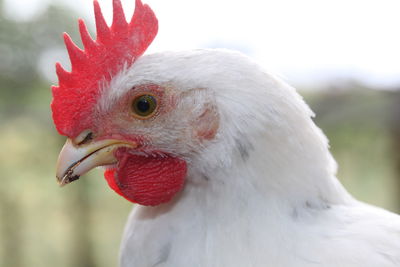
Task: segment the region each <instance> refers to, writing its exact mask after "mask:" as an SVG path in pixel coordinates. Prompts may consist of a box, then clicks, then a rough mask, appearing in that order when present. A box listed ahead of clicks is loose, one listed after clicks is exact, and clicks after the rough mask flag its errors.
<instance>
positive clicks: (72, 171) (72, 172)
mask: <svg viewBox="0 0 400 267" xmlns="http://www.w3.org/2000/svg"><path fill="white" fill-rule="evenodd" d="M120 147H129V148H136V147H137V144H136V143H133V142H130V143H127V142H123V141H121V140H114V139H108V140H101V141H96V142H91V143H89V144H83V145H79V146H78V145H75V144H74V143H73V141H72V140H71V139H69V138H68V139H67V142H66V143H65V145H64V147H63V148H62V150H61V152H60V155H59V156H58V161H57V170H56V177H57V181H58V183H59V184H60V185H61V186H63V185H66V184H69V183H70V182H73V181H75V180H77V179H79V176H81V175H83V174H85V173H87V172H88V171H90V170H91V169H93V168H95V167H97V166H105V165H110V164H114V163H116V158H115V156H114V152H115V151H116V150H117V149H118V148H120Z"/></svg>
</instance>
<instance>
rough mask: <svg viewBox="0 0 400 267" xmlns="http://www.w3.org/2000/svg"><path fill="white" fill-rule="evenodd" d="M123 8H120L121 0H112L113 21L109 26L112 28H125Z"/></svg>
mask: <svg viewBox="0 0 400 267" xmlns="http://www.w3.org/2000/svg"><path fill="white" fill-rule="evenodd" d="M127 25H128V23H127V22H126V18H125V13H124V9H123V8H122V4H121V0H113V22H112V26H111V28H112V29H113V30H114V29H115V30H118V29H123V28H126V27H127Z"/></svg>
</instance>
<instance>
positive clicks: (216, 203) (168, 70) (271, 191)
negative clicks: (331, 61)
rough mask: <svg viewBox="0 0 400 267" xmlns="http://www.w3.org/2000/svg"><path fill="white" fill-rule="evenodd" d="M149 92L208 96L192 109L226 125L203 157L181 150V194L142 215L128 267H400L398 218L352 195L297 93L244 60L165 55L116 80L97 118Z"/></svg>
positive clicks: (128, 239) (212, 54)
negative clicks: (211, 106) (213, 111)
mask: <svg viewBox="0 0 400 267" xmlns="http://www.w3.org/2000/svg"><path fill="white" fill-rule="evenodd" d="M143 83H156V84H169V85H172V86H173V87H174V88H177V89H179V90H181V91H182V92H183V91H187V90H192V89H196V88H203V89H206V91H205V92H207V93H201V92H199V94H198V95H195V97H197V98H198V99H196V101H195V102H194V103H196V104H195V106H193V109H194V110H195V109H196V108H200V107H201V106H202V105H204V103H205V102H207V101H210V99H211V100H212V101H215V105H216V107H217V108H218V112H219V116H220V126H219V130H218V134H217V136H216V138H215V140H213V141H211V142H209V143H207V144H204V145H202V146H199V147H197V148H196V149H197V153H192V154H190V153H186V152H183V151H182V155H184V156H185V157H186V158H187V160H188V162H189V173H188V176H187V180H186V185H185V188H184V190H183V192H181V193H180V195H179V196H177V197H176V198H175V199H174V200H173V201H172V202H170V203H167V204H163V205H160V206H158V207H135V209H134V211H133V212H132V214H131V216H130V218H129V221H128V223H127V226H126V229H125V233H124V237H123V242H122V250H121V266H123V267H133V266H135V267H149V266H168V267H188V266H190V267H195V266H199V267H226V266H230V267H247V266H248V267H259V266H260V267H261V266H263V267H264V266H272V267H281V266H282V267H283V266H285V267H287V266H296V267H300V266H326V267H329V266H332V267H333V266H341V267H347V266H349V267H365V266H371V267H375V266H376V267H384V266H387V267H389V266H390V267H394V266H400V219H399V216H397V215H395V214H392V213H390V212H387V211H385V210H382V209H379V208H375V207H372V206H368V205H366V204H363V203H360V202H358V201H356V200H354V199H353V198H352V197H351V196H350V195H349V194H348V193H347V192H346V190H345V189H344V188H343V187H342V185H341V184H340V183H339V181H338V180H337V179H336V177H335V175H336V163H335V161H334V160H333V158H332V156H331V154H330V152H329V150H328V142H327V139H326V137H325V136H324V134H323V133H322V132H321V131H320V129H319V128H317V127H316V126H315V124H314V123H313V121H312V119H311V117H312V116H313V113H312V111H311V110H310V109H309V108H308V106H307V105H306V104H305V103H304V101H303V100H302V99H301V97H300V96H299V95H298V94H297V93H296V92H295V90H294V89H293V88H292V87H290V86H288V85H287V84H285V83H284V82H282V81H280V80H279V79H277V78H276V77H274V76H273V75H271V74H268V73H266V72H265V71H263V70H262V69H261V68H260V67H259V66H257V65H256V64H255V63H253V62H252V61H251V60H250V59H248V58H247V57H245V56H243V55H240V54H239V53H236V52H229V51H225V50H196V51H189V52H167V53H159V54H153V55H148V56H143V57H141V58H140V59H139V60H138V61H137V62H136V63H135V64H134V65H133V66H132V67H131V68H129V69H125V70H124V71H123V72H122V73H121V74H119V75H118V76H116V77H115V78H114V79H113V80H112V81H111V83H110V85H109V87H110V90H104V95H103V97H102V99H101V101H100V104H99V109H100V110H107V109H109V108H111V106H112V103H113V102H114V101H115V100H116V99H119V98H120V97H123V95H124V94H125V93H126V92H127V91H128V90H130V88H132V87H133V86H135V85H138V84H143ZM174 114H175V115H176V113H174ZM180 116H182V117H183V116H185V114H181V115H180ZM154 127H156V126H154ZM161 130H162V129H161ZM181 130H183V129H181ZM169 133H170V134H171V135H173V134H174V133H176V132H173V131H172V130H171V132H169V130H168V129H164V133H163V134H164V135H168V134H169ZM165 138H167V137H165ZM173 151H174V152H176V153H178V154H179V153H181V151H179V146H178V147H175V148H174V150H173Z"/></svg>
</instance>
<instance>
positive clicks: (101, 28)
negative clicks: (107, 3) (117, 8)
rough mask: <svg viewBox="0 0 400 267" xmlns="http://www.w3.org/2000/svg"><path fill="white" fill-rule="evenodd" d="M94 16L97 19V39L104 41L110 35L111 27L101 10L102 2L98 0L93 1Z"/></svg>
mask: <svg viewBox="0 0 400 267" xmlns="http://www.w3.org/2000/svg"><path fill="white" fill-rule="evenodd" d="M93 7H94V18H95V21H96V33H97V38H96V39H97V40H99V41H102V40H106V39H108V38H109V37H110V28H109V27H108V25H107V23H106V21H105V19H104V16H103V13H102V12H101V7H100V4H99V2H98V1H97V0H94V1H93Z"/></svg>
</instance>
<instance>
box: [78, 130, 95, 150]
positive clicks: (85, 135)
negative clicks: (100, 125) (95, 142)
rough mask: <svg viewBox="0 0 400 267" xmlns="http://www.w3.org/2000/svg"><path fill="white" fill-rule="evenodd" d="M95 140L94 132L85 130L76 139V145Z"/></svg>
mask: <svg viewBox="0 0 400 267" xmlns="http://www.w3.org/2000/svg"><path fill="white" fill-rule="evenodd" d="M92 139H93V132H92V131H91V130H85V131H83V132H82V133H81V134H80V135H78V136H77V137H76V138H75V140H74V141H75V142H74V143H75V144H76V145H78V146H80V145H84V144H86V143H89V142H90V141H92Z"/></svg>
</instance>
